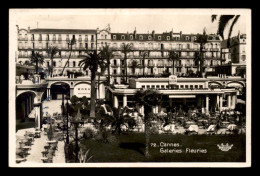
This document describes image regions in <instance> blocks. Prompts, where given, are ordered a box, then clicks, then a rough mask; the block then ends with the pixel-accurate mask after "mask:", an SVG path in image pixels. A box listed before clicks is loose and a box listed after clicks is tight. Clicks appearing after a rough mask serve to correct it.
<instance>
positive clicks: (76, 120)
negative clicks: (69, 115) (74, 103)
mask: <svg viewBox="0 0 260 176" xmlns="http://www.w3.org/2000/svg"><path fill="white" fill-rule="evenodd" d="M71 123H72V124H73V125H74V127H75V143H76V144H75V150H74V152H75V162H76V163H77V162H79V158H78V153H79V145H78V140H79V139H78V127H79V124H80V123H81V124H82V123H84V121H83V120H82V119H81V114H80V108H78V113H77V115H76V117H74V118H73V120H72V121H71Z"/></svg>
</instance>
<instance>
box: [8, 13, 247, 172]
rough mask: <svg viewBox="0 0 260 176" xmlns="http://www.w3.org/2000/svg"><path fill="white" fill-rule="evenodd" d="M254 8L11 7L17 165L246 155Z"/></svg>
mask: <svg viewBox="0 0 260 176" xmlns="http://www.w3.org/2000/svg"><path fill="white" fill-rule="evenodd" d="M251 60H252V58H251V10H250V9H174V8H172V9H170V8H169V9H148V8H147V9H9V151H8V152H9V166H10V167H250V166H251V103H250V102H251V91H250V90H251Z"/></svg>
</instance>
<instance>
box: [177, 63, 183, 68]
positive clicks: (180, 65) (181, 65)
mask: <svg viewBox="0 0 260 176" xmlns="http://www.w3.org/2000/svg"><path fill="white" fill-rule="evenodd" d="M175 67H176V68H177V67H183V64H176V65H175Z"/></svg>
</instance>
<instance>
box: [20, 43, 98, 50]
mask: <svg viewBox="0 0 260 176" xmlns="http://www.w3.org/2000/svg"><path fill="white" fill-rule="evenodd" d="M50 46H51V44H49V43H48V42H47V43H45V45H43V43H42V42H38V43H37V46H36V44H35V43H34V42H32V43H30V45H29V46H28V43H27V42H25V43H24V45H23V43H22V42H19V43H18V48H19V49H28V48H32V49H36V48H38V49H42V48H46V49H47V48H49V47H50ZM77 46H78V48H82V49H83V48H84V49H89V45H88V43H79V44H75V45H73V46H72V48H73V49H75V48H77ZM57 47H58V48H59V49H70V45H69V44H68V43H63V44H61V42H59V44H58V45H57ZM94 47H95V45H94V43H91V47H90V48H91V49H94Z"/></svg>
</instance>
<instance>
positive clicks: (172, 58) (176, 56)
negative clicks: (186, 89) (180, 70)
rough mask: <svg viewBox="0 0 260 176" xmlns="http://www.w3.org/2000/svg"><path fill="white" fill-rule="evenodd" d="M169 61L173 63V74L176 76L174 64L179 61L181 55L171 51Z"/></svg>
mask: <svg viewBox="0 0 260 176" xmlns="http://www.w3.org/2000/svg"><path fill="white" fill-rule="evenodd" d="M168 56H169V57H168V61H172V74H173V75H174V62H175V61H177V60H179V54H178V53H177V52H175V51H169V55H168Z"/></svg>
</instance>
